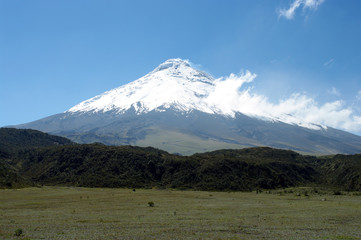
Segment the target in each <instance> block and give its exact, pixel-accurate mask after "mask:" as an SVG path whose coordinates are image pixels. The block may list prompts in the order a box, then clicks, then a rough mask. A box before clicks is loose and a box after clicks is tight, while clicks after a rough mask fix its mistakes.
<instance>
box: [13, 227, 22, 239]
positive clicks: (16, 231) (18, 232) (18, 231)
mask: <svg viewBox="0 0 361 240" xmlns="http://www.w3.org/2000/svg"><path fill="white" fill-rule="evenodd" d="M21 234H23V230H22V229H21V228H18V229H16V230H15V233H14V235H15V236H17V237H19V236H21Z"/></svg>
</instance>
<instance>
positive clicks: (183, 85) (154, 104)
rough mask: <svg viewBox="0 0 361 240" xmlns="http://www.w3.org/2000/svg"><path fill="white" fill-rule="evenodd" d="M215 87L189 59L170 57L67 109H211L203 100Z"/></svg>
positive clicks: (78, 110) (207, 76)
mask: <svg viewBox="0 0 361 240" xmlns="http://www.w3.org/2000/svg"><path fill="white" fill-rule="evenodd" d="M213 87H214V79H213V78H212V77H211V76H210V75H208V74H206V73H204V72H201V71H199V70H196V69H194V68H192V67H191V66H190V64H189V62H188V61H186V60H181V59H169V60H167V61H165V62H164V63H162V64H160V65H159V66H158V67H157V68H156V69H154V70H153V71H152V72H150V73H148V74H147V75H145V76H144V77H141V78H139V79H138V80H136V81H134V82H131V83H128V84H126V85H124V86H121V87H118V88H115V89H113V90H110V91H108V92H105V93H103V94H101V95H98V96H96V97H94V98H91V99H89V100H86V101H84V102H81V103H80V104H78V105H76V106H74V107H73V108H71V109H69V111H68V112H74V113H75V112H89V111H90V112H108V111H116V112H118V113H122V112H124V111H126V110H129V109H130V108H134V109H135V111H136V112H137V113H147V112H150V111H153V110H156V111H161V110H163V109H165V108H174V109H178V110H181V111H190V110H199V111H203V112H208V113H212V112H213V110H212V108H211V107H210V106H208V105H207V104H206V103H205V102H204V101H203V97H204V96H208V95H209V93H210V91H211V90H212V88H213Z"/></svg>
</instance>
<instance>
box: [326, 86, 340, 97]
mask: <svg viewBox="0 0 361 240" xmlns="http://www.w3.org/2000/svg"><path fill="white" fill-rule="evenodd" d="M327 92H328V93H329V94H331V95H335V96H341V93H340V91H339V90H338V89H337V88H335V87H332V88H331V89H328V90H327Z"/></svg>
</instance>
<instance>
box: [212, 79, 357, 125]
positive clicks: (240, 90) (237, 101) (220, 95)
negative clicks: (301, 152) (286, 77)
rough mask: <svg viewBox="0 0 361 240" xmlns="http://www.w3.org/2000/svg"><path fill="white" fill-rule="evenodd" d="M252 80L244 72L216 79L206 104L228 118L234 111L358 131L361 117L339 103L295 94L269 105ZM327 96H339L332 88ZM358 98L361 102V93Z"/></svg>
mask: <svg viewBox="0 0 361 240" xmlns="http://www.w3.org/2000/svg"><path fill="white" fill-rule="evenodd" d="M255 78H256V75H255V74H252V73H250V72H246V73H245V74H241V75H235V74H231V75H230V76H229V77H226V78H223V79H218V80H216V84H215V87H214V91H213V92H212V93H211V94H210V95H209V96H208V98H207V99H206V101H207V102H208V103H209V104H211V105H213V106H217V107H218V108H219V109H220V111H225V112H224V113H226V114H229V115H232V113H234V111H237V112H241V113H244V114H247V115H253V116H258V117H260V118H269V119H279V120H281V121H285V122H288V123H290V124H298V125H301V126H304V127H311V128H312V127H313V126H314V125H313V124H319V125H323V126H329V127H333V128H338V129H343V130H346V131H352V132H357V131H360V130H361V116H359V115H357V113H356V110H355V109H353V108H352V107H348V106H345V102H344V101H343V100H341V99H340V100H337V101H333V102H326V103H324V104H319V103H318V102H317V101H316V100H315V99H314V98H312V97H309V96H307V94H306V93H294V94H292V95H291V96H289V97H287V98H284V99H280V100H279V101H278V102H277V103H272V102H270V101H269V100H268V98H267V96H264V95H260V94H256V93H253V90H255V88H253V87H252V82H253V81H254V79H255ZM246 84H247V85H246ZM330 93H333V94H334V95H339V91H338V90H337V89H336V88H331V89H330ZM358 96H359V98H360V99H361V91H360V92H359V93H358ZM316 128H317V127H316Z"/></svg>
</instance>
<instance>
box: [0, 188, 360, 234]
mask: <svg viewBox="0 0 361 240" xmlns="http://www.w3.org/2000/svg"><path fill="white" fill-rule="evenodd" d="M148 202H154V207H150V206H149V204H148ZM17 229H22V230H23V231H22V233H21V234H20V236H15V231H16V230H17ZM0 239H361V196H360V193H355V192H354V193H352V192H343V195H335V194H334V193H333V192H327V191H325V190H324V191H323V190H322V189H314V188H293V189H292V188H288V189H283V190H272V191H263V192H261V193H257V192H207V191H180V190H170V189H168V190H160V189H136V190H135V191H133V189H119V188H118V189H110V188H78V187H42V188H23V189H5V190H0Z"/></svg>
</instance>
